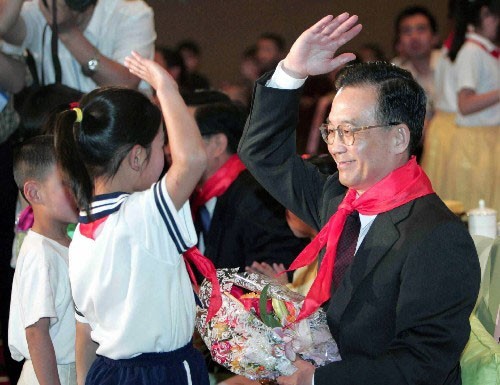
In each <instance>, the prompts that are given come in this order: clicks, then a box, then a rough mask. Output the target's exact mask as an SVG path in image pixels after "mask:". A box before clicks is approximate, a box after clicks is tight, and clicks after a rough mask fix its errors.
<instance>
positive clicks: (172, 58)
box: [154, 46, 186, 87]
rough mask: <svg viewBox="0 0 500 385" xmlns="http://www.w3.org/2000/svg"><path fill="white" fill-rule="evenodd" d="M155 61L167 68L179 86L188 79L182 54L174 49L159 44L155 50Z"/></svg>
mask: <svg viewBox="0 0 500 385" xmlns="http://www.w3.org/2000/svg"><path fill="white" fill-rule="evenodd" d="M154 61H155V62H157V63H158V64H159V65H161V66H162V67H163V68H165V69H166V70H167V72H168V73H169V74H170V76H172V77H173V78H174V80H175V81H176V83H177V84H178V85H179V87H182V84H183V83H184V81H185V79H186V66H185V64H184V61H183V60H182V57H181V55H180V54H179V53H178V52H177V51H174V50H173V49H170V48H167V47H162V46H158V47H156V50H155V57H154Z"/></svg>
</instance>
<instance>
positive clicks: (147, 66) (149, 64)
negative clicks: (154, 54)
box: [125, 51, 178, 91]
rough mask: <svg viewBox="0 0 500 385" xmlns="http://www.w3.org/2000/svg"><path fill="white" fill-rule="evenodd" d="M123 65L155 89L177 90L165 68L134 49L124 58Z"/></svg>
mask: <svg viewBox="0 0 500 385" xmlns="http://www.w3.org/2000/svg"><path fill="white" fill-rule="evenodd" d="M125 67H127V68H128V69H129V71H130V73H132V74H134V75H135V76H137V77H139V78H141V79H142V80H144V81H146V82H148V83H149V84H151V87H153V88H154V89H155V90H156V91H158V89H160V88H162V87H163V88H171V89H175V90H178V86H177V83H176V82H175V80H174V78H172V76H170V74H169V73H168V72H167V70H166V69H165V68H163V67H162V66H161V65H159V64H158V63H156V62H155V61H153V60H149V59H146V58H144V57H142V56H141V55H139V54H138V53H137V52H135V51H132V54H131V55H130V56H127V57H126V58H125Z"/></svg>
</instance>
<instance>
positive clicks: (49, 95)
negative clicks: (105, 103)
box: [15, 84, 83, 141]
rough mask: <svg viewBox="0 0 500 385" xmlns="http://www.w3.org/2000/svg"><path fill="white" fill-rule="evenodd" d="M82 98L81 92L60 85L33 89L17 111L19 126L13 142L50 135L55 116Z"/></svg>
mask: <svg viewBox="0 0 500 385" xmlns="http://www.w3.org/2000/svg"><path fill="white" fill-rule="evenodd" d="M82 96H83V93H82V92H80V91H78V90H75V89H74V88H70V87H67V86H64V85H62V84H50V85H48V86H43V87H36V88H33V89H32V90H30V91H29V92H28V94H27V95H26V97H25V99H24V101H23V103H22V105H21V108H20V110H19V115H20V117H21V124H20V127H19V129H18V131H17V136H16V138H15V140H16V141H22V140H26V139H28V138H30V137H33V136H38V135H45V134H52V132H53V129H54V124H55V121H54V119H55V116H56V114H57V113H58V112H61V111H64V110H67V109H68V108H70V105H71V104H72V103H75V102H78V101H79V100H80V99H81V97H82Z"/></svg>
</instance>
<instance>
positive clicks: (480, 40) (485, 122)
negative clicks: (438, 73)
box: [455, 32, 500, 126]
mask: <svg viewBox="0 0 500 385" xmlns="http://www.w3.org/2000/svg"><path fill="white" fill-rule="evenodd" d="M466 39H467V40H466V42H465V43H464V45H463V46H462V48H460V51H459V52H458V55H457V58H456V59H455V71H456V72H455V74H456V75H455V76H456V82H457V83H456V84H457V88H456V89H457V93H458V92H460V90H463V89H466V88H467V89H471V90H474V91H475V92H476V94H484V93H486V92H489V91H493V90H496V91H498V92H500V91H499V90H500V60H499V58H495V57H494V56H493V55H492V54H491V53H489V52H488V51H494V50H495V49H498V48H497V47H496V46H495V45H494V44H493V43H492V42H490V41H489V40H488V39H486V38H484V37H482V36H481V35H478V34H477V33H472V32H470V33H467V34H466ZM457 125H459V126H498V125H500V103H496V104H495V105H493V106H490V107H488V108H485V109H484V110H481V111H478V112H475V113H472V114H469V115H461V114H460V112H458V115H457Z"/></svg>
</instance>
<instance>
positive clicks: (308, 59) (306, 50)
mask: <svg viewBox="0 0 500 385" xmlns="http://www.w3.org/2000/svg"><path fill="white" fill-rule="evenodd" d="M361 28H362V26H361V24H358V17H357V16H356V15H354V16H349V14H348V13H347V12H346V13H343V14H341V15H339V16H337V17H336V18H333V16H331V15H329V16H326V17H324V18H323V19H321V20H320V21H318V22H317V23H316V24H314V25H313V26H312V27H311V28H309V29H307V30H306V31H304V32H303V33H302V34H301V35H300V36H299V38H298V39H297V40H296V41H295V43H294V44H293V46H292V48H291V49H290V52H289V53H288V55H287V56H286V58H285V60H284V62H283V70H284V71H285V72H286V73H288V74H289V75H290V76H293V77H295V78H305V77H307V76H309V75H319V74H324V73H328V72H331V71H333V70H335V69H337V68H338V67H340V66H342V65H344V64H346V63H347V62H349V61H351V60H354V59H355V58H356V56H355V55H354V54H352V53H344V54H342V55H339V56H337V57H335V52H336V51H337V50H338V49H339V48H340V47H341V46H343V45H344V44H345V43H347V42H348V41H350V40H351V39H352V38H354V37H355V36H356V35H357V34H358V33H359V32H361Z"/></svg>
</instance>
